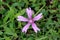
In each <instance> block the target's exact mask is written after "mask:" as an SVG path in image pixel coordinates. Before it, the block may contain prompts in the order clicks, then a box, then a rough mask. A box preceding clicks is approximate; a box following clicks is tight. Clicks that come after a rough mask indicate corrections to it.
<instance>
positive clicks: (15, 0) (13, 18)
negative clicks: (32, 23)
mask: <svg viewBox="0 0 60 40" xmlns="http://www.w3.org/2000/svg"><path fill="white" fill-rule="evenodd" d="M28 7H31V8H32V10H34V12H35V14H37V13H40V12H42V13H43V16H44V17H43V18H42V19H41V20H39V21H37V22H36V24H37V26H38V27H39V28H40V29H41V31H40V32H38V33H37V34H36V33H35V32H34V31H33V29H32V28H29V30H28V32H27V33H26V34H25V33H22V32H21V29H22V28H23V27H24V25H25V24H26V23H24V22H18V21H17V16H19V15H23V16H24V17H27V16H26V12H25V9H26V8H28ZM0 40H60V0H0Z"/></svg>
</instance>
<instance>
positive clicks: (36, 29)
mask: <svg viewBox="0 0 60 40" xmlns="http://www.w3.org/2000/svg"><path fill="white" fill-rule="evenodd" d="M32 28H33V29H34V31H35V32H36V33H37V31H40V29H39V28H38V27H37V26H36V24H35V23H33V24H32Z"/></svg>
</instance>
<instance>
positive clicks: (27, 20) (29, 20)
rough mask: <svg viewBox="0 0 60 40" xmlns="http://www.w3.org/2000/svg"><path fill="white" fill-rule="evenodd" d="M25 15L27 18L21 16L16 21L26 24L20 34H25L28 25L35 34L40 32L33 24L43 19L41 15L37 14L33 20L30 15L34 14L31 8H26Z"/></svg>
mask: <svg viewBox="0 0 60 40" xmlns="http://www.w3.org/2000/svg"><path fill="white" fill-rule="evenodd" d="M26 13H27V15H28V18H25V17H23V16H18V18H17V21H23V22H28V23H27V24H26V25H25V26H24V27H23V28H22V32H25V33H26V32H27V30H28V28H29V26H30V25H32V28H33V30H34V31H35V32H36V33H37V31H40V29H39V28H38V27H37V25H36V24H35V21H38V20H39V19H41V18H42V17H43V15H42V13H40V14H38V15H37V16H35V17H34V18H32V15H33V14H34V12H33V10H31V8H26Z"/></svg>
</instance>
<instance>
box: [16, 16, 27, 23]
mask: <svg viewBox="0 0 60 40" xmlns="http://www.w3.org/2000/svg"><path fill="white" fill-rule="evenodd" d="M17 20H18V21H24V22H26V21H28V19H27V18H25V17H23V16H18V19H17Z"/></svg>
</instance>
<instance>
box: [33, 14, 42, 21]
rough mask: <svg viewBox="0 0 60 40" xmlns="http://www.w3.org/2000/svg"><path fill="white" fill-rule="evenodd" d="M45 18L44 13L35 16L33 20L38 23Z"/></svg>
mask: <svg viewBox="0 0 60 40" xmlns="http://www.w3.org/2000/svg"><path fill="white" fill-rule="evenodd" d="M42 17H43V16H42V13H40V14H38V15H37V16H35V17H34V18H33V20H34V21H38V20H39V19H41V18H42Z"/></svg>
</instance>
